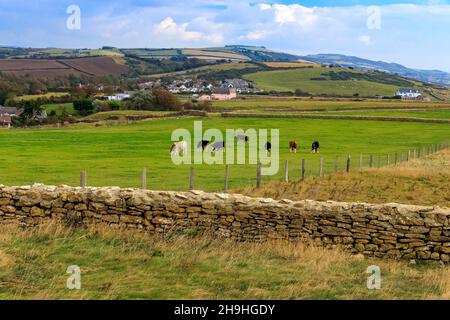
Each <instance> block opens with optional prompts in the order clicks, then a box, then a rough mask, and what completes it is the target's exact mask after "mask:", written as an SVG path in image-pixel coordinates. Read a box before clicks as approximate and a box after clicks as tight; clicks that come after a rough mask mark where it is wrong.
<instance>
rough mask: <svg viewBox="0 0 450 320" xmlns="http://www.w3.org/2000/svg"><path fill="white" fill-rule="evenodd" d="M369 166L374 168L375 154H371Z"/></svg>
mask: <svg viewBox="0 0 450 320" xmlns="http://www.w3.org/2000/svg"><path fill="white" fill-rule="evenodd" d="M369 168H373V155H370V159H369Z"/></svg>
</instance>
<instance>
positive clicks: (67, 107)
mask: <svg viewBox="0 0 450 320" xmlns="http://www.w3.org/2000/svg"><path fill="white" fill-rule="evenodd" d="M43 108H44V109H45V111H47V114H49V115H50V113H51V112H52V111H55V112H56V115H57V116H61V115H62V114H63V113H64V112H65V113H67V114H71V115H76V114H77V112H76V110H75V109H74V108H73V103H71V102H70V103H61V104H47V105H44V106H43Z"/></svg>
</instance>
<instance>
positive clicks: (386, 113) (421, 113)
mask: <svg viewBox="0 0 450 320" xmlns="http://www.w3.org/2000/svg"><path fill="white" fill-rule="evenodd" d="M233 113H238V114H245V113H252V114H320V115H322V114H323V115H337V116H373V117H400V118H423V119H450V109H449V110H349V111H323V112H303V111H297V112H296V111H287V112H275V111H265V110H250V111H249V110H239V111H235V112H233Z"/></svg>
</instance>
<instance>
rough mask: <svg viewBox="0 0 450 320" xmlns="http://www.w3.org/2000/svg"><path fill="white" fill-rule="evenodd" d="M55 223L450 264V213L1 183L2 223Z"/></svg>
mask: <svg viewBox="0 0 450 320" xmlns="http://www.w3.org/2000/svg"><path fill="white" fill-rule="evenodd" d="M51 219H55V220H62V221H70V222H74V223H79V224H81V225H88V224H101V225H107V226H111V227H122V228H134V229H142V230H145V231H147V232H149V233H153V234H162V233H167V232H170V231H173V230H183V229H193V230H208V231H211V232H213V234H214V235H216V236H221V237H226V238H230V239H233V240H236V241H264V240H270V239H283V240H289V241H304V242H314V243H316V244H318V245H321V246H324V247H327V248H334V247H337V246H342V247H344V248H346V249H348V250H349V251H350V252H353V253H362V254H364V255H367V256H375V257H380V258H384V257H386V258H408V259H421V260H436V261H442V262H445V263H448V262H449V261H450V209H446V208H439V207H420V206H410V205H400V204H394V203H392V204H380V205H375V204H366V203H339V202H333V201H327V202H318V201H310V200H304V201H291V200H281V201H275V200H272V199H263V198H249V197H245V196H242V195H235V194H212V193H204V192H201V191H192V192H167V191H143V190H138V189H121V188H114V187H110V188H72V187H68V186H58V187H56V186H44V185H38V184H36V185H33V186H23V187H6V186H3V185H0V224H16V225H20V226H26V227H32V226H36V225H39V224H43V223H46V222H48V221H49V220H51Z"/></svg>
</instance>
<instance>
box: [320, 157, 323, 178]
mask: <svg viewBox="0 0 450 320" xmlns="http://www.w3.org/2000/svg"><path fill="white" fill-rule="evenodd" d="M319 177H320V178H323V158H320V166H319Z"/></svg>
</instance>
